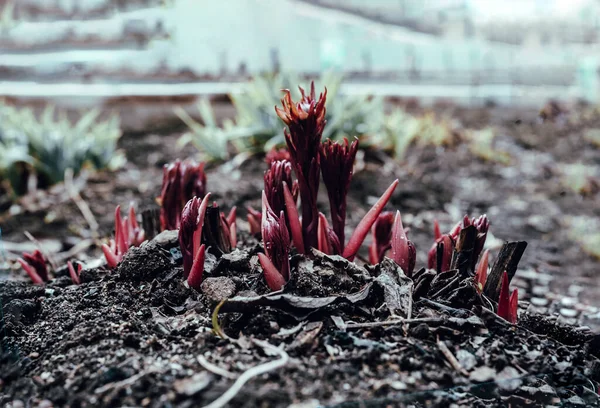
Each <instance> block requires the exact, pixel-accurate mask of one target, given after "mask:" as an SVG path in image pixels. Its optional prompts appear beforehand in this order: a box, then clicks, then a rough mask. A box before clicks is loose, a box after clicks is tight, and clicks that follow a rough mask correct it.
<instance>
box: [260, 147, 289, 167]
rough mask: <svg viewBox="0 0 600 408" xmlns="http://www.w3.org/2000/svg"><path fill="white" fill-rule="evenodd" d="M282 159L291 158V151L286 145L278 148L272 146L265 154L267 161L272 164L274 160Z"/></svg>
mask: <svg viewBox="0 0 600 408" xmlns="http://www.w3.org/2000/svg"><path fill="white" fill-rule="evenodd" d="M282 160H288V161H289V160H290V152H289V151H288V149H286V148H285V147H282V148H280V149H277V148H276V147H274V148H272V149H271V150H269V152H267V154H266V155H265V162H267V164H268V165H269V166H270V165H271V163H273V162H274V161H282Z"/></svg>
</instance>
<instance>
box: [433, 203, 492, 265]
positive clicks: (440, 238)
mask: <svg viewBox="0 0 600 408" xmlns="http://www.w3.org/2000/svg"><path fill="white" fill-rule="evenodd" d="M471 225H473V226H475V228H477V243H476V245H475V249H474V251H473V260H474V261H473V265H472V266H473V268H475V264H476V262H477V259H479V255H480V254H481V251H482V250H483V247H484V245H485V239H486V237H487V231H488V229H489V225H490V223H489V220H488V218H487V216H486V215H485V214H484V215H481V216H479V217H477V218H475V217H473V218H472V219H469V217H468V216H467V215H465V216H464V217H463V219H462V220H461V221H459V222H458V223H456V225H455V226H454V227H453V228H452V229H451V230H450V232H449V233H448V234H443V235H442V234H441V232H440V227H439V224H438V222H437V220H436V221H434V224H433V234H434V237H435V242H434V244H433V245H432V247H431V249H430V250H429V252H428V254H427V267H428V268H429V269H436V270H437V272H438V273H440V272H445V271H447V270H448V269H449V268H450V262H451V261H452V250H451V248H454V246H455V245H456V241H457V240H458V237H459V236H460V232H461V231H462V229H463V228H466V227H469V226H471ZM440 244H443V245H444V246H443V248H444V251H443V256H442V262H441V265H438V255H437V253H438V246H439V245H440Z"/></svg>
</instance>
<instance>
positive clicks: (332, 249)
mask: <svg viewBox="0 0 600 408" xmlns="http://www.w3.org/2000/svg"><path fill="white" fill-rule="evenodd" d="M318 231H319V233H318V244H317V249H318V250H319V251H321V252H323V253H325V254H328V255H331V254H339V253H341V251H342V249H341V243H340V241H339V239H338V237H337V234H336V233H335V232H334V231H333V229H332V228H331V227H330V226H329V223H328V222H327V217H325V214H323V213H321V212H320V213H319V227H318Z"/></svg>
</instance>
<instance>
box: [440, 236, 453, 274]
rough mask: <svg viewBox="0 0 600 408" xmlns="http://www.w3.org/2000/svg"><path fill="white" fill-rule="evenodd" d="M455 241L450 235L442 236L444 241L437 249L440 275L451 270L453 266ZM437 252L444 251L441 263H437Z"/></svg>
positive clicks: (441, 241)
mask: <svg viewBox="0 0 600 408" xmlns="http://www.w3.org/2000/svg"><path fill="white" fill-rule="evenodd" d="M454 242H455V241H454V240H453V239H452V237H451V236H450V235H448V234H446V235H442V239H441V240H440V242H438V244H437V248H436V270H437V272H438V273H442V272H446V271H449V270H450V265H451V264H452V254H453V253H454V245H455V243H454ZM437 251H442V257H441V261H440V262H439V263H438V262H437Z"/></svg>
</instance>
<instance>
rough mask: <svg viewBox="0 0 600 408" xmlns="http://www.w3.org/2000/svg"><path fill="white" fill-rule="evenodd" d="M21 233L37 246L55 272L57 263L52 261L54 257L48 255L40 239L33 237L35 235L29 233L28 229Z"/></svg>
mask: <svg viewBox="0 0 600 408" xmlns="http://www.w3.org/2000/svg"><path fill="white" fill-rule="evenodd" d="M23 234H25V236H26V237H27V239H28V240H30V241H31V242H33V243H34V244H35V245H36V246H37V248H38V249H39V251H40V252H41V253H42V255H44V257H45V258H46V259H47V260H48V262H49V263H50V266H51V267H52V270H53V271H55V272H56V270H57V269H58V264H57V263H56V262H55V261H54V258H53V257H52V256H50V253H49V252H48V251H46V250H45V249H44V247H43V246H42V243H41V242H40V241H38V240H37V239H35V237H34V236H33V235H31V233H30V232H29V231H24V232H23Z"/></svg>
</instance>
